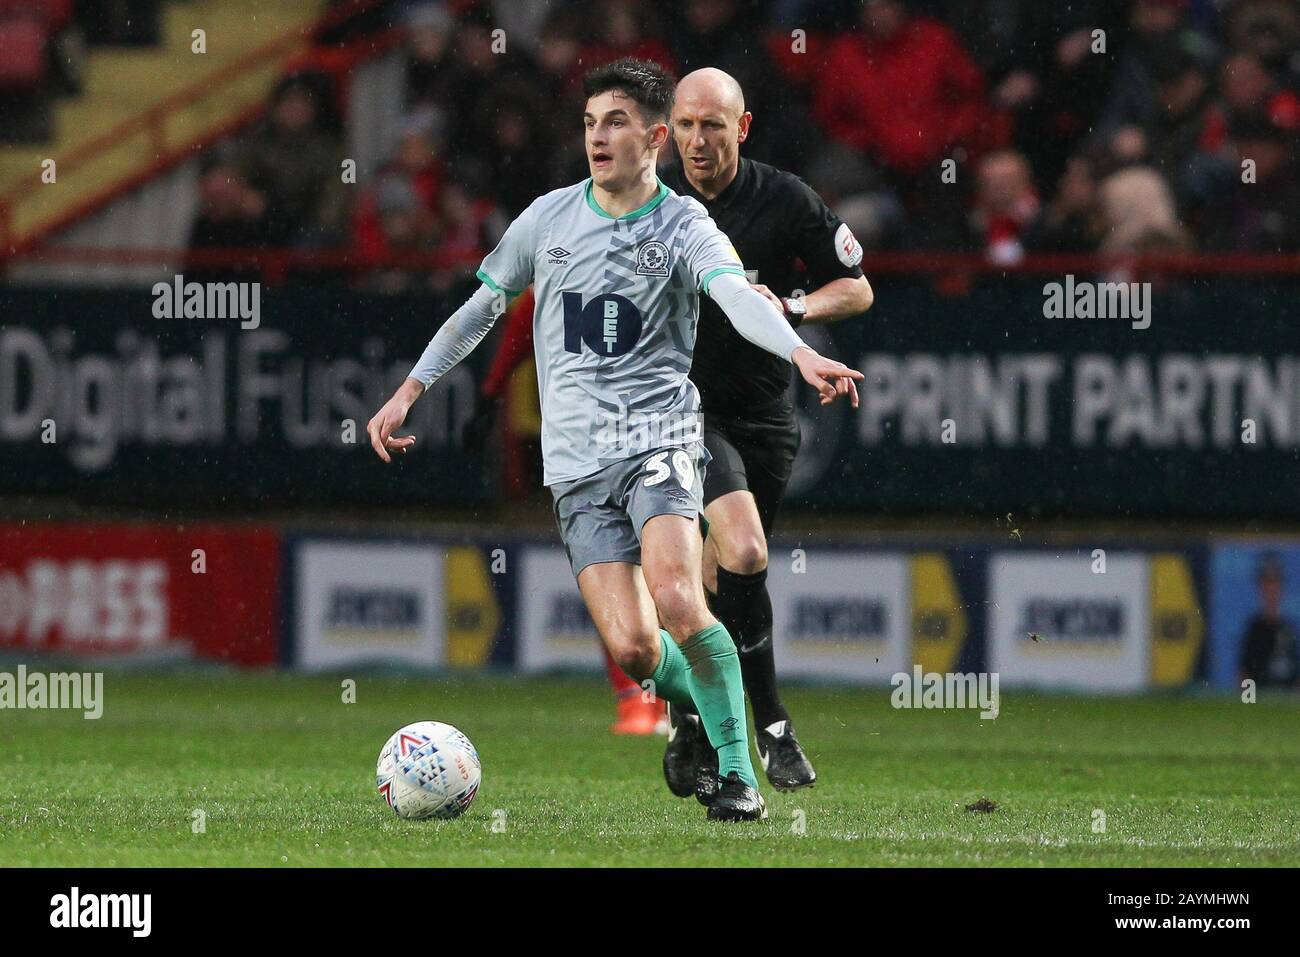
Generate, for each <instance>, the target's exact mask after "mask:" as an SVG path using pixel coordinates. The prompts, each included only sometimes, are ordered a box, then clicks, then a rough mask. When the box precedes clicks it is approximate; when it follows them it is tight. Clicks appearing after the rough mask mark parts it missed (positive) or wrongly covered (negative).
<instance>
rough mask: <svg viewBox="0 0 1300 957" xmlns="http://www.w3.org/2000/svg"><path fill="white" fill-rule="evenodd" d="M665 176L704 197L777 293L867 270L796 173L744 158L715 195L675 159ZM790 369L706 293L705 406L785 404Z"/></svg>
mask: <svg viewBox="0 0 1300 957" xmlns="http://www.w3.org/2000/svg"><path fill="white" fill-rule="evenodd" d="M660 178H661V179H662V180H663V181H664V183H665V184H666V185H667V186H668V188H669V189H671V190H673V191H674V192H676V193H678V194H680V195H682V196H689V197H690V198H692V199H695V200H698V201H699V202H700V203H702V204H703V205H704V208H705V209H706V210H708V212H709V215H710V216H712V217H713V221H714V222H715V223H717V224H718V228H719V229H721V230H722V231H723V232H724V233H726V234H727V237H728V238H729V239H730V240H731V244H732V245H733V246H735V247H736V252H737V253H739V254H740V261H741V262H742V263H744V264H745V272H746V274H747V275H748V277H749V281H750V282H752V283H762V284H763V285H765V286H767V287H768V288H769V289H771V290H772V292H774V293H776V294H777V295H778V296H781V297H783V298H784V297H787V296H790V295H791V294H792V293H793V292H794V290H795V289H803V290H804V291H805V292H811V291H812V290H814V289H818V288H820V287H821V286H824V285H825V284H826V283H828V282H830V281H831V280H833V279H840V278H841V277H851V278H855V279H856V278H857V277H858V276H861V275H862V270H861V269H860V268H859V267H858V263H859V262H860V261H861V259H862V247H861V246H860V245H859V244H858V241H857V240H856V239H855V238H854V237H853V234H852V233H851V232H850V231H849V228H848V227H847V226H846V225H845V224H844V222H843V220H841V219H840V218H839V217H838V216H836V215H835V214H834V213H832V212H831V211H830V208H829V207H827V205H826V203H825V202H823V201H822V198H821V197H820V196H818V195H817V194H816V193H815V192H813V191H812V188H811V187H809V186H808V184H807V183H805V182H804V181H803V180H802V179H800V178H799V177H798V176H795V175H794V174H793V173H787V172H785V171H784V170H779V169H777V168H776V167H774V166H768V165H767V164H766V163H758V162H755V161H754V160H748V159H745V158H744V157H741V159H740V166H739V168H738V169H737V171H736V178H735V179H733V180H732V181H731V182H730V183H729V184H728V185H727V188H726V189H724V190H723V191H722V192H721V193H719V194H718V197H717V199H713V200H708V199H705V198H704V197H703V196H701V195H700V194H699V193H697V192H696V191H695V189H694V188H693V187H692V186H691V184H690V182H689V181H688V180H687V178H686V174H685V173H684V172H683V171H682V167H681V164H680V162H674V163H671V164H669V166H668V168H667V169H666V170H664V171H663V172H662V173H661V174H660ZM801 266H802V268H801ZM790 374H791V370H790V363H788V362H786V361H785V360H784V359H782V358H780V357H778V356H774V355H772V353H770V352H768V351H766V350H765V349H760V348H759V347H758V346H756V345H754V344H753V343H751V342H750V341H749V340H748V339H745V338H743V337H742V336H741V335H740V333H738V332H737V331H736V330H735V329H734V328H733V327H732V325H731V323H730V321H728V319H727V317H726V315H724V314H723V312H722V310H721V309H720V308H719V307H718V304H717V303H715V302H714V301H713V300H712V299H709V298H707V297H705V296H701V297H700V321H699V326H698V329H697V331H696V339H695V359H694V362H693V364H692V365H691V381H693V382H694V383H695V385H696V388H698V389H699V390H700V409H701V411H702V412H704V413H705V414H706V415H707V414H709V413H714V414H720V415H728V416H737V417H742V418H743V417H745V416H746V414H747V413H753V412H759V411H765V410H770V409H772V408H773V407H776V406H779V405H781V404H784V403H785V402H786V390H787V389H788V388H789V385H790Z"/></svg>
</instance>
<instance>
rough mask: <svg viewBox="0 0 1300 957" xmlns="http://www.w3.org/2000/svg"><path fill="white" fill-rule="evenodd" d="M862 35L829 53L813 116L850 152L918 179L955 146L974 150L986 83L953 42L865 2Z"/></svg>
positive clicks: (886, 3)
mask: <svg viewBox="0 0 1300 957" xmlns="http://www.w3.org/2000/svg"><path fill="white" fill-rule="evenodd" d="M860 23H861V25H862V30H863V32H862V33H861V34H850V35H847V36H844V37H841V38H840V39H839V40H837V41H836V42H835V44H834V45H833V46H832V47H831V51H830V55H829V59H828V63H827V69H826V71H825V74H824V76H823V79H822V82H821V83H820V84H819V85H818V90H817V96H816V100H815V102H814V104H813V109H814V114H815V116H816V117H817V119H818V120H819V121H820V122H821V124H822V126H823V128H824V129H825V130H826V132H827V133H829V134H830V135H831V137H832V138H833V139H836V140H838V141H840V142H842V143H844V144H846V145H848V146H851V147H853V148H854V149H856V150H859V151H861V152H863V153H866V154H868V155H870V156H872V157H873V158H874V159H876V160H877V161H878V162H879V163H880V164H881V165H883V166H885V167H887V168H890V169H893V170H895V171H898V172H901V173H906V174H916V173H919V172H920V171H921V170H923V169H925V168H927V167H929V166H931V165H934V166H935V167H936V176H937V175H938V174H937V165H938V163H939V162H940V160H942V159H943V158H944V157H946V156H948V155H949V152H950V151H951V150H952V149H953V148H954V147H956V146H959V145H965V146H970V145H972V144H973V143H974V142H975V140H976V139H977V134H978V132H979V129H980V127H981V125H982V124H983V123H984V122H985V121H986V120H987V119H989V116H990V114H989V108H988V105H987V102H986V99H985V93H984V78H983V76H982V75H981V73H980V70H979V67H977V66H976V65H975V61H974V60H972V59H971V57H970V55H969V54H968V53H967V52H966V51H965V50H964V49H963V48H962V46H961V44H960V42H959V41H958V39H957V37H956V35H955V34H954V33H953V32H952V31H951V30H950V29H948V27H946V26H944V25H943V24H941V23H939V22H938V21H936V20H930V19H926V18H922V17H914V16H912V15H910V13H909V11H908V9H907V5H906V4H905V3H904V2H902V0H865V2H864V3H863V5H862V13H861V18H860Z"/></svg>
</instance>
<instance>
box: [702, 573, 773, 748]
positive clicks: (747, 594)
mask: <svg viewBox="0 0 1300 957" xmlns="http://www.w3.org/2000/svg"><path fill="white" fill-rule="evenodd" d="M716 605H717V612H716V613H717V616H718V618H719V619H720V620H721V621H722V623H723V624H724V625H726V626H727V631H729V632H731V638H732V640H733V641H734V642H735V643H736V651H737V652H738V653H739V654H740V672H741V675H742V676H743V677H744V679H745V690H746V691H747V692H749V703H750V705H751V706H752V707H753V709H754V727H755V728H766V727H768V726H769V725H771V724H773V723H775V722H777V721H786V720H788V719H789V717H790V716H789V715H788V714H786V711H785V708H784V707H783V706H782V704H781V698H780V696H779V695H778V694H777V691H776V656H775V655H773V653H772V597H771V596H770V595H769V594H768V593H767V569H766V568H765V569H763V570H762V571H761V572H755V573H754V574H752V575H738V574H737V573H735V572H732V571H727V569H725V568H723V567H722V566H721V565H719V566H718V597H717V601H716Z"/></svg>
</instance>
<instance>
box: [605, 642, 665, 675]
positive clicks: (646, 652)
mask: <svg viewBox="0 0 1300 957" xmlns="http://www.w3.org/2000/svg"><path fill="white" fill-rule="evenodd" d="M610 638H611V640H610V649H609V653H610V656H611V657H612V658H613V659H614V663H615V664H616V665H618V666H619V667H620V668H621V669H623V673H624V674H625V675H627V676H628V677H629V678H632V679H633V680H635V681H644V680H645V679H646V678H649V677H650V676H651V675H653V674H654V670H655V665H656V664H658V661H659V632H658V631H654V632H644V633H643V632H631V631H628V632H625V633H622V634H618V635H611V636H610Z"/></svg>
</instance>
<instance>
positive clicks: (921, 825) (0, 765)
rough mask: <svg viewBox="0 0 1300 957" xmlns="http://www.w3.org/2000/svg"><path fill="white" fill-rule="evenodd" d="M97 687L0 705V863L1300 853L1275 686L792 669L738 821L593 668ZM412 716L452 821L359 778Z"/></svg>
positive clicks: (1189, 858)
mask: <svg viewBox="0 0 1300 957" xmlns="http://www.w3.org/2000/svg"><path fill="white" fill-rule="evenodd" d="M104 698H105V705H104V707H105V710H104V715H103V717H102V718H101V719H100V720H98V721H86V720H83V719H82V717H81V715H80V714H79V713H71V712H53V711H43V712H33V711H0V865H4V866H13V865H47V866H54V865H59V866H81V865H90V866H101V865H102V866H135V865H146V866H153V865H158V866H163V865H218V866H221V865H251V866H258V867H282V866H295V865H358V866H378V865H408V866H412V865H413V866H431V865H432V866H447V865H498V864H499V865H522V866H527V865H539V864H540V865H651V866H656V865H741V866H744V865H772V864H787V865H889V864H903V865H981V866H982V865H1050V866H1079V865H1082V866H1130V865H1226V866H1233V865H1290V866H1295V865H1297V864H1300V773H1298V772H1300V705H1298V704H1297V702H1296V701H1295V700H1285V701H1272V702H1270V701H1267V700H1266V701H1263V702H1261V703H1259V704H1254V705H1244V704H1241V703H1239V702H1238V701H1236V699H1232V698H1191V697H1186V698H1182V697H1180V698H1172V697H1171V698H1091V699H1085V698H1073V697H1047V696H1030V695H1017V694H1014V693H1007V694H1004V695H1003V698H1002V713H1001V716H1000V717H999V718H998V719H997V720H996V721H981V720H980V719H979V717H978V715H977V713H976V712H973V711H961V712H957V711H949V712H938V711H896V710H893V709H892V708H890V706H889V698H888V689H873V690H868V691H843V690H836V691H831V690H822V689H796V690H791V691H790V692H789V694H788V695H787V700H788V704H789V706H790V708H791V711H792V713H793V714H794V715H795V716H796V718H797V721H798V724H799V729H800V736H801V738H802V739H803V740H804V742H805V744H806V746H807V748H808V750H809V753H810V755H811V757H812V758H813V760H814V762H815V764H816V766H817V769H818V772H819V774H820V776H821V780H820V783H819V784H818V785H817V787H816V788H815V789H813V790H809V791H803V792H798V793H795V794H778V793H774V792H772V791H771V789H765V793H766V795H767V798H768V803H769V808H770V811H771V819H770V820H769V821H766V822H764V823H762V824H759V825H748V826H746V825H716V824H710V823H709V822H707V821H706V820H705V817H704V810H703V808H701V807H700V806H699V805H697V804H696V803H695V802H694V801H693V800H688V801H681V800H677V799H675V798H673V797H671V796H670V795H669V794H668V791H667V789H666V788H665V787H664V784H663V778H662V775H661V773H660V769H659V761H660V756H661V753H662V747H663V740H662V739H661V738H651V739H626V738H616V737H614V736H613V735H611V734H609V733H608V731H607V726H608V723H609V721H610V719H611V717H612V711H613V706H612V702H611V700H610V697H609V693H608V691H607V690H606V689H605V688H604V686H603V685H602V684H600V683H597V682H595V681H578V680H565V681H559V680H550V681H541V680H537V681H532V680H529V681H525V680H490V681H489V680H464V681H452V680H440V681H435V680H414V679H412V680H400V679H394V678H379V677H365V676H361V677H359V678H358V688H357V703H356V704H352V705H346V704H343V703H341V700H340V698H341V693H340V685H339V679H337V678H303V677H288V676H276V675H258V676H230V675H225V674H220V675H207V674H195V673H186V674H180V675H167V676H144V675H138V674H127V673H116V672H110V673H108V674H107V675H106V677H105V683H104ZM424 718H431V719H436V720H443V721H448V722H450V723H452V724H455V725H457V726H459V727H460V728H461V729H462V730H463V731H465V732H466V733H467V734H468V735H469V736H470V737H471V738H472V739H473V741H474V742H475V744H476V745H477V746H478V749H479V752H480V754H481V755H482V758H483V786H482V789H481V790H480V791H479V795H478V799H477V801H476V802H475V804H474V806H473V807H472V808H471V809H470V811H469V813H468V814H467V815H466V816H465V817H463V818H461V819H460V820H458V821H450V822H406V821H399V820H397V819H396V818H394V817H393V815H392V813H391V812H390V811H389V810H388V808H387V807H386V806H385V805H384V804H383V802H382V800H381V799H380V798H379V796H378V795H377V794H376V793H375V790H374V777H373V771H374V764H375V758H376V755H377V753H378V750H379V747H380V745H381V744H383V742H384V740H385V739H386V738H387V736H388V735H389V734H390V733H392V732H393V731H394V730H395V729H396V728H397V727H399V726H400V725H402V724H405V723H407V722H410V721H414V720H419V719H424ZM980 797H988V798H989V799H991V800H993V801H995V802H997V805H998V806H997V808H996V810H994V811H993V812H991V813H983V814H981V813H970V812H968V811H966V810H965V805H967V804H969V803H971V802H973V801H975V800H976V799H977V798H980ZM1095 808H1100V809H1102V810H1103V811H1105V814H1106V831H1105V833H1102V834H1097V833H1093V830H1092V824H1093V810H1094V809H1095ZM196 809H202V810H203V811H204V812H205V813H206V825H207V827H206V832H205V833H202V834H195V833H193V832H192V829H191V822H192V816H191V815H192V812H193V811H195V810H196ZM497 809H501V810H503V811H504V812H505V830H504V832H494V831H493V830H492V822H493V812H494V811H495V810H497ZM799 812H802V818H803V820H804V821H805V825H806V833H804V834H802V835H801V834H797V833H793V831H792V825H793V824H794V822H795V819H796V817H797V816H799Z"/></svg>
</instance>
